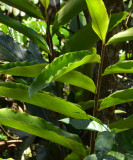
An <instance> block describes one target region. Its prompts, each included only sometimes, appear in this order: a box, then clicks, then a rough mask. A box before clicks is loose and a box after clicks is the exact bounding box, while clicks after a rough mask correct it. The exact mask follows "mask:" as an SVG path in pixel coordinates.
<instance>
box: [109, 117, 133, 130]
mask: <svg viewBox="0 0 133 160" xmlns="http://www.w3.org/2000/svg"><path fill="white" fill-rule="evenodd" d="M109 128H110V129H111V130H114V131H115V133H119V132H123V131H126V130H129V129H133V116H131V117H128V118H126V119H122V120H119V121H117V122H114V123H111V124H109Z"/></svg>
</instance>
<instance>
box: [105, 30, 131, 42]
mask: <svg viewBox="0 0 133 160" xmlns="http://www.w3.org/2000/svg"><path fill="white" fill-rule="evenodd" d="M129 40H133V27H132V28H129V29H127V30H125V31H123V32H119V33H117V34H115V35H114V36H113V37H111V38H110V39H109V40H108V42H107V44H106V45H110V44H113V43H116V42H123V41H129Z"/></svg>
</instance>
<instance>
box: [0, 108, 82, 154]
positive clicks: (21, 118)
mask: <svg viewBox="0 0 133 160" xmlns="http://www.w3.org/2000/svg"><path fill="white" fill-rule="evenodd" d="M0 124H2V125H6V126H8V127H12V128H15V129H19V130H21V131H25V132H28V133H31V134H33V135H36V136H39V137H41V138H44V139H47V140H50V141H53V142H55V143H58V144H60V145H63V146H64V147H67V148H69V149H71V150H74V151H75V152H76V153H77V154H79V155H85V149H84V147H83V145H82V143H81V141H80V139H79V137H78V136H77V135H74V134H71V133H68V132H65V131H63V130H61V129H60V128H58V127H56V126H54V125H53V124H52V123H50V122H47V121H45V120H44V119H41V118H38V117H34V116H31V115H29V114H27V113H21V112H18V111H16V110H11V109H0Z"/></svg>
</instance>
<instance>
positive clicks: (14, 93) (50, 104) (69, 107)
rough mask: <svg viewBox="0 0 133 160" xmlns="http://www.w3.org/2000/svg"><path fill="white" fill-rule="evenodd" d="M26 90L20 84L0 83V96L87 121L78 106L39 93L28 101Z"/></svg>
mask: <svg viewBox="0 0 133 160" xmlns="http://www.w3.org/2000/svg"><path fill="white" fill-rule="evenodd" d="M28 88H29V87H28V86H26V85H22V84H17V83H11V82H7V83H5V82H1V83H0V96H5V97H10V98H13V99H16V100H20V101H23V102H27V103H30V104H33V105H36V106H39V107H42V108H46V109H49V110H52V111H55V112H58V113H60V114H64V115H66V116H69V117H72V118H76V119H85V118H86V119H88V115H87V114H86V113H85V112H84V111H83V110H82V109H81V108H80V106H77V105H75V104H73V103H70V102H68V101H66V100H64V99H61V98H58V97H56V96H54V95H53V94H50V93H48V92H44V91H39V92H37V93H35V94H34V95H33V96H32V97H31V98H30V99H29V96H28Z"/></svg>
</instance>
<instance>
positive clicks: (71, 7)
mask: <svg viewBox="0 0 133 160" xmlns="http://www.w3.org/2000/svg"><path fill="white" fill-rule="evenodd" d="M86 8H87V6H86V3H85V0H69V1H68V2H67V3H66V4H65V5H64V7H62V8H61V9H60V10H59V11H58V12H57V14H56V17H55V20H54V24H53V28H52V30H53V34H54V33H56V32H57V30H58V29H59V28H60V27H61V26H63V25H64V24H66V23H68V22H69V21H70V20H71V19H72V18H73V17H74V16H76V15H77V14H78V13H79V12H81V11H82V10H84V9H86Z"/></svg>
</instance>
